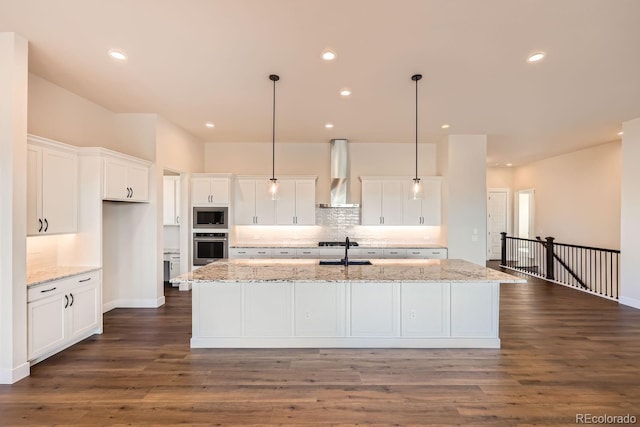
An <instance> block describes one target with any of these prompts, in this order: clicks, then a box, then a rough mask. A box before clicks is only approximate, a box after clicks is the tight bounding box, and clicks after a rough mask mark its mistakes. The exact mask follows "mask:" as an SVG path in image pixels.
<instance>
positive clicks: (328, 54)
mask: <svg viewBox="0 0 640 427" xmlns="http://www.w3.org/2000/svg"><path fill="white" fill-rule="evenodd" d="M336 56H337V55H336V53H335V52H334V51H332V50H330V49H327V50H325V51H323V52H322V59H324V60H325V61H333V60H334V59H336Z"/></svg>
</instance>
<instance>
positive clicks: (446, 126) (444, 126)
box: [440, 123, 449, 129]
mask: <svg viewBox="0 0 640 427" xmlns="http://www.w3.org/2000/svg"><path fill="white" fill-rule="evenodd" d="M440 127H441V128H442V129H449V123H445V124H443V125H442V126H440Z"/></svg>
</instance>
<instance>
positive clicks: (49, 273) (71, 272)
mask: <svg viewBox="0 0 640 427" xmlns="http://www.w3.org/2000/svg"><path fill="white" fill-rule="evenodd" d="M96 270H100V267H95V266H60V267H51V268H47V269H46V270H28V271H27V287H30V286H36V285H40V284H43V283H47V282H52V281H54V280H59V279H65V278H67V277H71V276H76V275H78V274H84V273H88V272H90V271H96Z"/></svg>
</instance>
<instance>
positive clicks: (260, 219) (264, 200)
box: [234, 178, 276, 225]
mask: <svg viewBox="0 0 640 427" xmlns="http://www.w3.org/2000/svg"><path fill="white" fill-rule="evenodd" d="M268 185H269V180H268V179H266V178H265V179H245V178H239V179H237V180H236V185H235V199H234V211H235V223H236V225H273V224H275V222H276V211H275V201H274V200H271V197H270V195H269V193H268V191H267V190H268Z"/></svg>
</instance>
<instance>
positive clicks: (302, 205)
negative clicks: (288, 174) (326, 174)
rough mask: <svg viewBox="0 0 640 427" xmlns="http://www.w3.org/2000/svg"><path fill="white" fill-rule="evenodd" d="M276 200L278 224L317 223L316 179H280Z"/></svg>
mask: <svg viewBox="0 0 640 427" xmlns="http://www.w3.org/2000/svg"><path fill="white" fill-rule="evenodd" d="M278 181H279V183H280V184H279V187H280V188H279V189H278V196H279V197H278V200H277V201H276V203H275V205H276V224H278V225H315V223H316V209H315V208H316V180H315V178H314V179H280V180H278Z"/></svg>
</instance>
